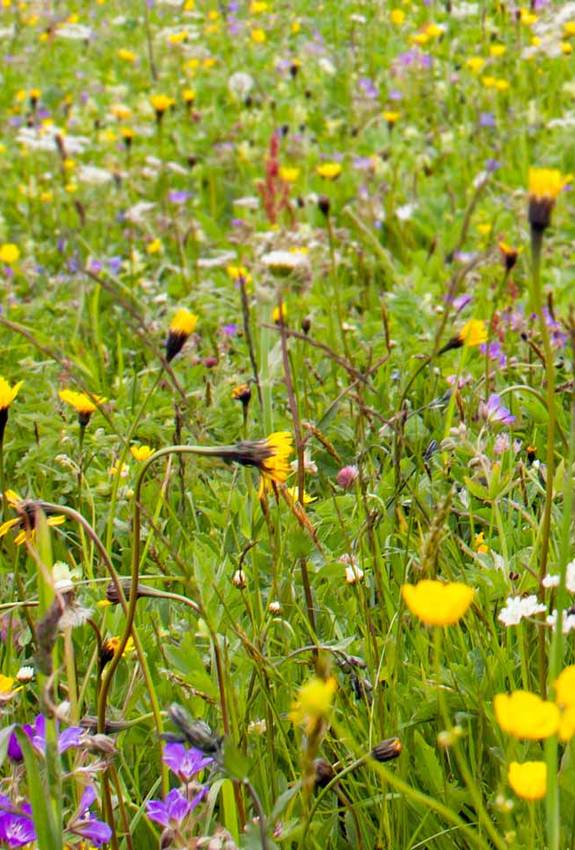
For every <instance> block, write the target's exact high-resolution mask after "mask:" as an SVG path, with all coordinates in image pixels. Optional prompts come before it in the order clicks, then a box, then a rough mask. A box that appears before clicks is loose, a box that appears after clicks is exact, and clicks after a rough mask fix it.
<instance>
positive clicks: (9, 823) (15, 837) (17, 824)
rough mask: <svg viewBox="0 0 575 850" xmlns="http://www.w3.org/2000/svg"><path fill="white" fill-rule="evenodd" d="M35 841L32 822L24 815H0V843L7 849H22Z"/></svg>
mask: <svg viewBox="0 0 575 850" xmlns="http://www.w3.org/2000/svg"><path fill="white" fill-rule="evenodd" d="M35 840H36V830H35V828H34V822H33V821H32V819H31V818H28V817H26V816H25V815H15V814H8V813H5V814H3V815H0V841H1V842H3V843H5V844H7V845H8V847H23V846H24V844H29V843H30V842H31V841H35Z"/></svg>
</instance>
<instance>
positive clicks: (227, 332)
mask: <svg viewBox="0 0 575 850" xmlns="http://www.w3.org/2000/svg"><path fill="white" fill-rule="evenodd" d="M238 331H239V326H238V325H236V323H235V322H230V323H229V324H228V325H222V333H223V334H224V336H235V335H236V334H237V332H238Z"/></svg>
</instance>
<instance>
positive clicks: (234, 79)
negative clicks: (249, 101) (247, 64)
mask: <svg viewBox="0 0 575 850" xmlns="http://www.w3.org/2000/svg"><path fill="white" fill-rule="evenodd" d="M253 87H254V78H253V77H252V76H251V75H250V74H246V73H244V72H243V71H236V73H235V74H232V75H231V77H230V78H229V79H228V91H229V92H230V94H232V95H233V96H234V97H237V98H238V99H239V100H244V99H245V98H246V97H247V96H248V94H249V93H250V92H251V90H252V89H253Z"/></svg>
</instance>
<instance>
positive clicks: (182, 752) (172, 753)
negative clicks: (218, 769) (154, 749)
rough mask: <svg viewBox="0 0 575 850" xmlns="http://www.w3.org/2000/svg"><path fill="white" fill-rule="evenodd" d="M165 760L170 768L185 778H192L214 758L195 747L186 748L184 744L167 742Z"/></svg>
mask: <svg viewBox="0 0 575 850" xmlns="http://www.w3.org/2000/svg"><path fill="white" fill-rule="evenodd" d="M163 760H164V762H165V764H167V765H168V767H169V768H170V770H172V771H173V772H174V773H175V774H177V775H178V776H181V777H183V778H184V779H191V778H192V777H193V776H195V775H196V773H199V772H200V770H203V769H204V767H207V766H208V765H209V764H211V763H212V762H213V759H211V758H206V757H205V756H204V754H203V753H202V752H200V750H196V749H195V748H194V747H190V748H189V749H186V747H184V745H183V744H166V746H165V748H164V756H163Z"/></svg>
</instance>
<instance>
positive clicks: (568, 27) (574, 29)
mask: <svg viewBox="0 0 575 850" xmlns="http://www.w3.org/2000/svg"><path fill="white" fill-rule="evenodd" d="M563 32H564V33H565V35H575V21H565V23H564V24H563Z"/></svg>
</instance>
